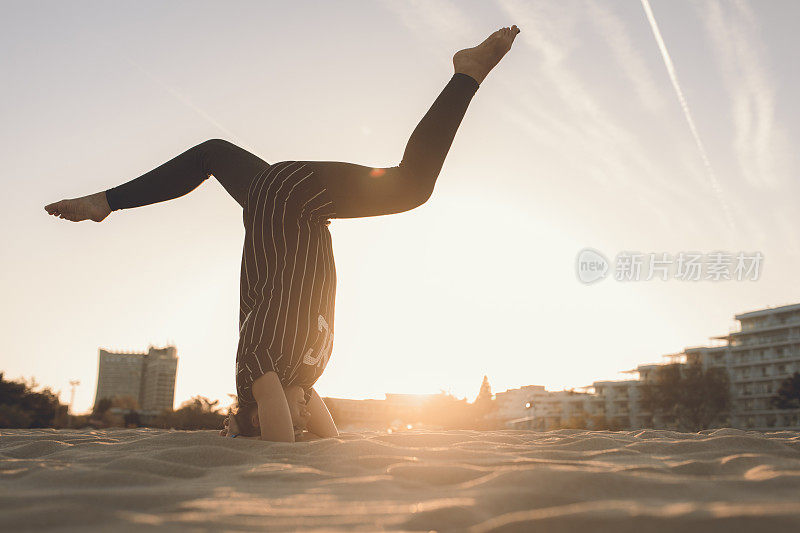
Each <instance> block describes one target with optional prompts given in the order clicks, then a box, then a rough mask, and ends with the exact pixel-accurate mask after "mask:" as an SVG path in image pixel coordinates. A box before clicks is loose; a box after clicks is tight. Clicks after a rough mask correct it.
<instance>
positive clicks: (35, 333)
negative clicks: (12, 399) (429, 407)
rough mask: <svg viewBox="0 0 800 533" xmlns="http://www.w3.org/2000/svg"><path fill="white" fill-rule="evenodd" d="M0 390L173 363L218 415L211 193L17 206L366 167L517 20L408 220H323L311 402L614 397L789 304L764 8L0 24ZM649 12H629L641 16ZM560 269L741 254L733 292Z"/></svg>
mask: <svg viewBox="0 0 800 533" xmlns="http://www.w3.org/2000/svg"><path fill="white" fill-rule="evenodd" d="M0 10H2V17H0V45H2V49H3V50H4V53H3V54H2V55H0V72H3V83H2V84H0V116H2V121H1V122H0V161H2V172H1V173H0V183H1V184H2V190H3V192H4V194H3V197H4V202H3V208H2V210H0V226H1V227H2V228H3V230H2V231H3V246H2V248H0V259H1V260H2V265H3V266H2V270H1V271H0V272H1V274H0V290H1V291H2V302H3V303H2V306H1V307H0V335H2V339H3V348H2V352H0V353H2V356H1V357H2V358H1V359H0V370H2V371H4V372H5V374H6V377H10V378H17V377H31V376H34V377H35V378H36V380H37V381H38V382H39V383H41V384H43V385H48V386H51V387H53V388H54V389H56V390H60V391H61V397H62V401H65V402H67V401H69V381H70V380H80V385H79V386H78V387H77V391H76V396H75V404H74V410H75V411H76V412H81V411H85V410H88V409H90V408H91V405H92V403H93V400H94V392H95V387H96V380H97V357H98V353H97V352H98V348H105V349H109V350H129V351H143V350H146V349H147V347H148V346H149V345H150V344H153V345H156V346H162V345H164V344H166V343H174V344H175V345H176V346H177V348H178V355H179V357H180V361H179V364H178V374H177V383H176V393H175V400H176V402H175V404H176V406H177V405H179V404H180V403H181V402H182V401H184V400H186V399H188V398H190V397H191V396H194V395H198V394H199V395H204V396H208V397H211V398H218V399H221V400H222V403H223V404H227V403H229V397H228V394H231V393H233V392H234V360H235V351H236V344H237V335H238V329H237V328H238V301H239V299H238V298H239V295H238V291H239V279H238V276H239V268H240V261H241V246H242V241H243V237H244V229H243V226H242V221H241V211H240V208H239V207H238V205H237V204H236V203H235V202H234V201H233V200H232V199H231V198H230V197H229V196H228V195H227V193H226V192H225V191H224V189H222V187H221V186H220V185H219V184H218V183H217V182H216V181H215V180H213V179H209V180H207V181H206V182H205V183H204V184H203V185H202V186H201V187H200V188H198V189H197V190H195V191H194V192H192V193H191V194H189V195H187V196H185V197H183V198H180V199H177V200H174V201H171V202H168V203H164V204H158V205H153V206H149V207H143V208H139V209H134V210H130V211H125V212H118V213H114V214H112V215H111V216H110V217H109V218H108V219H106V221H104V222H103V223H101V224H96V223H93V222H82V223H78V224H75V223H69V222H66V221H63V220H58V219H55V218H53V217H48V216H47V215H46V214H45V212H44V210H43V206H44V205H45V204H47V203H50V202H52V201H56V200H59V199H62V198H71V197H75V196H80V195H84V194H89V193H93V192H97V191H101V190H105V189H108V188H110V187H113V186H115V185H117V184H119V183H122V182H124V181H127V180H129V179H132V178H134V177H136V176H138V175H140V174H142V173H144V172H146V171H148V170H150V169H152V168H154V167H155V166H157V165H159V164H161V163H162V162H164V161H166V160H167V159H170V158H172V157H173V156H175V155H177V154H178V153H180V152H183V151H184V150H186V149H187V148H189V147H191V146H193V145H195V144H198V143H200V142H202V141H204V140H207V139H211V138H224V139H228V140H230V141H232V142H234V143H236V144H239V145H240V146H242V147H244V148H246V149H248V150H250V151H252V152H253V153H255V154H257V155H259V156H260V157H262V158H263V159H265V160H266V161H268V162H270V163H273V162H278V161H283V160H297V159H299V160H338V161H349V162H353V163H359V164H364V165H369V166H375V167H378V166H393V165H396V164H397V163H398V162H399V160H400V157H401V156H402V153H403V150H404V148H405V143H406V141H407V139H408V136H409V135H410V133H411V131H412V130H413V128H414V127H415V125H416V124H417V122H418V121H419V119H420V118H422V116H423V114H424V113H425V111H426V110H427V109H428V107H429V106H430V105H431V103H432V102H433V100H434V99H435V98H436V96H437V95H438V93H439V91H441V89H442V88H443V87H444V85H445V84H446V83H447V81H448V80H449V78H450V76H451V75H452V63H451V57H452V54H453V53H454V52H455V51H457V50H459V49H460V48H465V47H469V46H474V45H475V44H477V43H479V42H481V41H482V40H483V39H484V38H485V37H486V36H487V35H488V34H489V33H491V32H492V31H493V30H495V29H497V28H499V27H502V26H510V25H511V24H516V25H518V26H519V27H520V28H521V30H522V33H521V34H520V35H519V36H518V37H517V39H516V42H515V43H514V47H513V48H512V50H511V51H510V52H509V54H508V55H507V56H506V57H505V58H504V59H503V61H502V62H501V64H500V65H499V66H498V67H497V69H496V70H495V71H493V72H492V73H491V74H490V76H489V77H488V78H487V79H486V81H485V82H484V83H483V84H482V85H481V88H480V89H479V91H478V93H477V94H476V95H475V98H474V99H473V100H472V103H471V104H470V107H469V109H468V112H467V116H466V117H465V119H464V121H463V123H462V125H461V128H460V130H459V132H458V134H457V136H456V139H455V142H454V144H453V147H452V149H451V151H450V153H449V155H448V158H447V161H446V162H445V165H444V168H443V169H442V172H441V174H440V176H439V179H438V181H437V185H436V189H435V191H434V194H433V196H432V198H431V199H430V200H429V201H428V202H427V203H426V204H425V205H423V206H422V207H420V208H418V209H415V210H413V211H410V212H407V213H403V214H398V215H391V216H382V217H373V218H366V219H356V220H334V221H333V222H332V224H331V226H330V230H331V233H332V235H333V243H334V244H333V245H334V252H335V259H336V267H337V273H338V287H337V289H338V290H337V297H336V323H335V339H334V343H333V354H332V356H331V359H330V362H329V363H328V367H327V369H326V370H325V373H324V375H323V376H322V377H321V378H320V380H319V381H318V382H317V384H316V389H317V391H318V392H319V393H320V395H322V396H336V397H349V398H381V397H383V394H384V393H386V392H393V393H435V392H438V391H440V390H444V391H447V392H450V393H452V394H454V395H456V396H458V397H467V398H468V399H470V400H472V399H473V398H474V397H475V395H476V394H477V392H478V389H479V387H480V383H481V380H482V377H483V375H484V374H486V375H487V376H488V377H489V381H490V383H491V385H492V387H493V390H494V391H495V392H499V391H502V390H505V389H508V388H514V387H519V386H522V385H528V384H537V385H544V386H546V387H547V388H548V389H550V390H559V389H562V388H569V387H580V386H585V385H590V384H591V383H592V381H594V380H601V379H620V378H624V377H626V376H627V377H630V376H629V375H626V374H620V373H619V372H620V371H624V370H629V369H631V368H634V367H635V366H636V365H637V364H640V363H647V362H657V361H660V360H662V356H663V355H665V354H670V353H676V352H679V351H681V350H682V349H683V348H684V347H687V346H697V345H704V344H707V343H708V342H709V337H711V336H715V335H721V334H725V333H727V332H728V331H730V330H731V329H732V328H734V327H735V326H736V323H735V321H734V318H733V317H734V315H735V314H736V313H741V312H746V311H750V310H754V309H759V308H763V307H766V306H777V305H783V304H791V303H798V302H800V284H798V283H797V272H798V271H799V268H798V267H800V244H799V242H798V228H800V212H798V203H797V198H798V194H799V193H800V184H798V177H800V176H798V156H797V151H796V150H795V149H794V146H795V145H796V143H797V140H798V139H800V104H799V103H798V101H797V99H796V97H795V96H796V95H797V94H798V93H800V77H798V74H797V69H796V68H794V66H796V65H797V64H798V63H800V61H799V60H800V57H798V55H800V46H798V44H800V43H798V39H800V38H798V37H797V32H796V28H795V21H796V20H798V16H800V4H798V3H797V2H794V1H790V0H784V1H777V0H776V1H771V2H755V1H750V2H746V1H724V2H723V1H714V0H705V1H698V2H686V1H676V0H669V1H667V0H650V2H647V1H644V2H641V1H635V0H626V1H599V0H597V1H592V0H586V1H562V0H559V1H537V2H526V1H524V0H493V1H484V0H481V1H455V0H453V1H449V0H414V1H407V2H401V1H389V0H386V1H381V2H376V1H345V2H336V3H333V2H303V1H292V2H224V3H223V2H205V1H191V2H183V1H171V2H155V1H143V2H136V3H130V2H83V1H76V2H69V3H63V2H55V1H48V2H14V1H6V0H4V1H3V2H2V3H0ZM648 11H649V12H648ZM584 248H592V249H595V250H598V251H600V252H602V253H603V255H605V256H606V257H607V258H608V259H609V261H613V260H614V258H615V257H617V256H618V254H620V253H624V252H641V253H645V254H646V253H657V254H662V253H668V254H671V255H672V256H676V255H677V254H679V253H680V252H699V253H702V254H710V253H713V252H717V251H725V252H726V253H730V254H736V253H739V252H746V253H748V254H751V253H754V252H760V253H761V254H763V257H764V259H763V262H762V263H761V269H760V273H759V276H758V279H755V280H754V279H746V280H742V281H737V280H729V281H712V280H705V279H702V280H699V281H685V280H678V279H674V278H669V279H667V280H666V281H664V280H660V279H651V280H649V281H647V280H640V281H620V280H617V279H614V276H613V275H610V276H609V277H608V278H606V279H604V280H601V281H599V282H596V283H593V284H588V285H587V284H584V283H581V282H580V281H579V279H578V276H577V275H576V257H577V256H578V253H579V252H580V251H581V250H583V249H584Z"/></svg>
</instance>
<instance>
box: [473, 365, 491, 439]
mask: <svg viewBox="0 0 800 533" xmlns="http://www.w3.org/2000/svg"><path fill="white" fill-rule="evenodd" d="M493 408H494V402H493V401H492V386H491V385H489V378H488V377H486V376H483V382H482V383H481V389H480V391H478V396H477V397H476V398H475V402H473V404H472V409H473V411H474V412H475V426H476V428H477V429H487V428H488V426H489V425H490V424H489V423H488V420H487V417H488V416H489V414H490V413H491V412H492V409H493Z"/></svg>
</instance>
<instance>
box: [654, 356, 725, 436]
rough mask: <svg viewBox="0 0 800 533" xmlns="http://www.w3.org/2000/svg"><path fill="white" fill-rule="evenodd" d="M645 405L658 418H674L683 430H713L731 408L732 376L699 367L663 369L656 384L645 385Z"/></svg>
mask: <svg viewBox="0 0 800 533" xmlns="http://www.w3.org/2000/svg"><path fill="white" fill-rule="evenodd" d="M641 392H642V400H641V404H642V407H644V408H645V409H647V410H650V411H651V412H652V413H653V414H654V415H660V416H665V417H673V418H674V419H675V421H676V422H677V424H678V426H679V428H680V429H684V430H689V431H700V430H702V429H707V428H709V427H710V426H711V425H712V424H713V423H714V422H715V421H717V419H718V418H719V417H720V416H721V415H722V414H723V413H724V412H725V411H727V410H728V409H729V408H730V403H731V402H730V383H729V379H728V374H727V372H725V370H724V369H721V368H709V369H704V368H703V367H702V365H701V364H699V363H691V364H688V365H685V364H682V363H675V364H670V365H663V366H661V367H660V368H659V369H658V370H657V371H656V373H655V377H654V380H653V381H652V382H645V383H644V384H642V385H641Z"/></svg>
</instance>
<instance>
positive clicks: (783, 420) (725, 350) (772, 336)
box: [496, 304, 800, 431]
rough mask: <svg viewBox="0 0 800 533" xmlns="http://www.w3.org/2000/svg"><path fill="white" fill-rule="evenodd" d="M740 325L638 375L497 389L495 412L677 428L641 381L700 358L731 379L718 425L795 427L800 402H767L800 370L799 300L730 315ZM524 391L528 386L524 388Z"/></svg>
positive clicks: (528, 420) (527, 421) (544, 424)
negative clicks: (652, 404) (577, 385)
mask: <svg viewBox="0 0 800 533" xmlns="http://www.w3.org/2000/svg"><path fill="white" fill-rule="evenodd" d="M735 319H736V320H737V321H738V322H739V326H738V327H737V328H735V329H734V331H732V332H731V333H729V334H727V335H722V336H718V337H712V339H713V340H715V341H717V342H722V344H721V345H718V346H698V347H692V348H686V349H684V350H683V351H682V352H681V353H678V354H669V355H665V356H664V357H665V358H666V359H667V361H666V362H665V363H661V364H643V365H639V366H637V367H636V369H634V370H629V371H627V373H632V374H637V375H638V379H630V380H615V381H595V382H594V383H593V384H592V386H591V387H587V388H586V390H587V392H580V393H576V392H574V391H545V390H544V387H541V386H528V387H522V388H521V389H512V390H509V391H506V392H501V393H498V394H497V395H496V396H497V399H498V401H499V400H500V399H501V398H502V399H503V400H502V401H499V403H498V404H497V407H498V409H497V411H496V412H497V417H498V418H499V419H500V420H501V421H503V422H504V423H505V425H506V426H507V427H513V428H529V429H541V430H547V429H553V428H559V427H570V426H571V425H579V424H578V423H579V422H582V421H584V422H585V427H588V428H590V429H591V428H597V427H607V428H615V429H638V428H674V427H675V421H674V420H671V419H670V418H669V417H664V416H657V415H654V414H653V413H650V412H647V411H646V410H644V408H643V407H642V406H641V385H642V384H643V383H647V382H648V381H650V380H652V379H654V377H655V376H656V373H657V370H658V369H659V368H660V367H662V366H663V365H664V364H676V363H677V364H695V363H696V364H700V365H702V366H703V368H704V369H709V368H720V369H724V370H725V371H726V372H727V373H728V377H729V379H730V383H731V390H730V395H731V410H730V412H729V413H723V414H722V415H721V416H720V418H719V420H720V425H725V426H730V427H734V428H740V429H754V430H770V431H774V430H780V429H792V430H798V429H800V409H776V408H774V407H773V406H772V403H771V401H772V398H773V397H774V396H775V394H776V392H777V390H778V388H779V387H780V385H781V383H782V382H783V381H784V380H785V379H786V378H788V377H790V376H791V375H792V374H793V373H794V372H800V304H793V305H786V306H782V307H775V308H767V309H760V310H758V311H752V312H749V313H743V314H739V315H736V316H735ZM522 391H525V392H522Z"/></svg>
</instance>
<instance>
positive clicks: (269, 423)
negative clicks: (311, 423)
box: [253, 372, 294, 442]
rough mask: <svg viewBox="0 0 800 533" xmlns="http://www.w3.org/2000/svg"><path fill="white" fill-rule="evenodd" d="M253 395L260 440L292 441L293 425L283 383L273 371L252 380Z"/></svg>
mask: <svg viewBox="0 0 800 533" xmlns="http://www.w3.org/2000/svg"><path fill="white" fill-rule="evenodd" d="M253 396H254V397H255V399H256V402H258V422H259V426H260V428H261V440H269V441H274V442H294V427H293V425H292V415H291V413H290V412H289V404H288V403H287V402H286V395H285V394H284V392H283V385H281V382H280V380H279V379H278V374H276V373H275V372H267V373H266V374H264V375H263V376H261V377H259V378H258V379H256V380H255V381H254V382H253Z"/></svg>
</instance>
